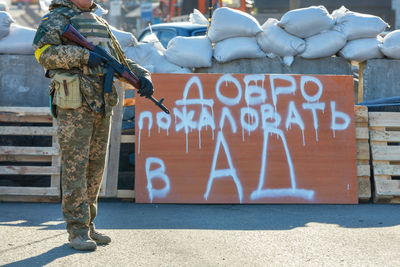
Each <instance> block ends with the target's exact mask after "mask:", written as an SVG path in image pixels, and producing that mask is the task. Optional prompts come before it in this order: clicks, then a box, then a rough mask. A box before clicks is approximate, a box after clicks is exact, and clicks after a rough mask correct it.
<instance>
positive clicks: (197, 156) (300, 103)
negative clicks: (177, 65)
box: [135, 74, 358, 203]
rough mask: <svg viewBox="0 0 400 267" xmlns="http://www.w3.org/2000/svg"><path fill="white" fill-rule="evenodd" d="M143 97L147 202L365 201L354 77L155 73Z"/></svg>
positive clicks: (139, 120) (139, 114) (142, 177)
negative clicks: (160, 101)
mask: <svg viewBox="0 0 400 267" xmlns="http://www.w3.org/2000/svg"><path fill="white" fill-rule="evenodd" d="M152 78H153V82H154V86H155V88H156V89H155V90H156V91H155V95H154V96H155V97H156V98H157V97H164V98H165V101H164V104H165V106H167V107H168V108H169V109H170V111H171V114H169V115H168V114H166V113H164V112H162V111H161V110H160V109H158V108H157V107H156V106H155V105H154V104H153V103H152V102H151V101H149V100H148V99H146V98H142V97H141V98H137V99H136V115H135V118H136V125H135V129H136V130H135V131H136V141H137V142H136V148H135V151H136V157H135V158H136V163H135V164H136V166H135V169H136V173H135V193H136V202H139V203H357V202H358V192H357V169H356V146H355V140H356V138H355V126H354V125H355V124H354V104H353V103H354V95H353V78H352V76H345V75H344V76H341V75H339V76H330V75H276V74H274V75H272V74H271V75H268V74H173V75H172V74H154V75H152Z"/></svg>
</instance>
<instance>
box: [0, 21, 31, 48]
mask: <svg viewBox="0 0 400 267" xmlns="http://www.w3.org/2000/svg"><path fill="white" fill-rule="evenodd" d="M35 34H36V30H35V29H31V28H28V27H23V26H20V25H17V24H15V23H14V24H11V26H10V33H9V34H8V35H7V36H6V37H4V38H3V39H1V40H0V54H14V55H33V53H34V51H33V46H32V43H33V38H34V37H35Z"/></svg>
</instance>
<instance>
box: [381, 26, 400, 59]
mask: <svg viewBox="0 0 400 267" xmlns="http://www.w3.org/2000/svg"><path fill="white" fill-rule="evenodd" d="M379 48H380V50H381V52H382V53H383V54H384V55H385V56H387V57H388V58H394V59H400V30H395V31H392V32H390V33H388V34H387V35H386V36H385V38H383V44H381V45H379Z"/></svg>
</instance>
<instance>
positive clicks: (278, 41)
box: [257, 18, 306, 57]
mask: <svg viewBox="0 0 400 267" xmlns="http://www.w3.org/2000/svg"><path fill="white" fill-rule="evenodd" d="M278 23H279V21H278V20H277V19H273V18H270V19H268V20H267V21H266V22H265V23H264V24H263V25H262V30H263V31H262V32H260V33H258V34H257V42H258V44H259V46H260V48H261V49H262V50H263V51H264V52H265V53H268V54H269V53H273V54H275V55H278V56H281V57H285V56H296V55H298V54H300V53H302V52H303V51H304V50H305V49H306V43H305V41H304V40H303V39H301V38H299V37H296V36H294V35H291V34H290V33H288V32H286V31H285V30H284V29H282V28H281V27H280V26H279V25H278Z"/></svg>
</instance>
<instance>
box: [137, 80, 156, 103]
mask: <svg viewBox="0 0 400 267" xmlns="http://www.w3.org/2000/svg"><path fill="white" fill-rule="evenodd" d="M139 80H140V89H139V90H138V93H139V94H140V96H145V97H147V98H150V97H151V96H152V95H153V93H154V88H153V84H152V82H151V81H150V80H149V79H147V78H146V77H140V79H139Z"/></svg>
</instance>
